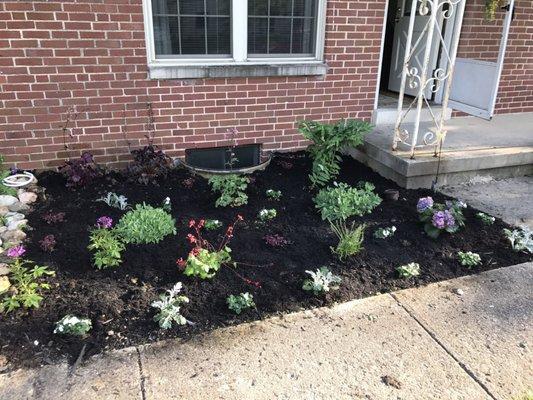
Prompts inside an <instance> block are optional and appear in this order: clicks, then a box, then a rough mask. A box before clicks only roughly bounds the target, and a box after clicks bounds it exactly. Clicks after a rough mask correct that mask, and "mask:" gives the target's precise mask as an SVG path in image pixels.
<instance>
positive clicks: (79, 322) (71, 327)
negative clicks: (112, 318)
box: [54, 315, 92, 336]
mask: <svg viewBox="0 0 533 400" xmlns="http://www.w3.org/2000/svg"><path fill="white" fill-rule="evenodd" d="M91 328H92V322H91V320H90V319H89V318H79V317H76V316H75V315H65V316H64V317H63V318H61V319H60V320H59V321H57V322H56V327H55V329H54V333H56V334H60V335H72V336H85V335H87V333H88V332H89V331H90V330H91Z"/></svg>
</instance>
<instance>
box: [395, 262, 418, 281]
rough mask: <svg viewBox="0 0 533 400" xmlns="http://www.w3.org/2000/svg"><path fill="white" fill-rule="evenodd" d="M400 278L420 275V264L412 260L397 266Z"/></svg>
mask: <svg viewBox="0 0 533 400" xmlns="http://www.w3.org/2000/svg"><path fill="white" fill-rule="evenodd" d="M396 271H398V275H399V276H400V278H412V277H414V276H419V275H420V264H418V263H415V262H412V263H409V264H405V265H400V266H399V267H398V268H396Z"/></svg>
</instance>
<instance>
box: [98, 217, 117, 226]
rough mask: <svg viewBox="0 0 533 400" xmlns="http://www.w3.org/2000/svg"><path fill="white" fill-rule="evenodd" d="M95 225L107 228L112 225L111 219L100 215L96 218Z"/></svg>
mask: <svg viewBox="0 0 533 400" xmlns="http://www.w3.org/2000/svg"><path fill="white" fill-rule="evenodd" d="M96 226H97V227H98V228H104V229H109V228H111V227H112V226H113V219H111V218H110V217H106V216H103V217H100V218H98V219H97V220H96Z"/></svg>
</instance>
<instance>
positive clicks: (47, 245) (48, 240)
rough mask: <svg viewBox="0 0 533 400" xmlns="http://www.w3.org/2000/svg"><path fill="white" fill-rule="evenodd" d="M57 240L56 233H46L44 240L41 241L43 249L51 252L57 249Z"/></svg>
mask: <svg viewBox="0 0 533 400" xmlns="http://www.w3.org/2000/svg"><path fill="white" fill-rule="evenodd" d="M56 244H57V241H56V238H55V236H54V235H46V236H45V237H44V238H43V239H42V240H40V241H39V245H40V246H41V249H42V250H43V251H46V252H49V253H51V252H52V251H54V250H55V247H56Z"/></svg>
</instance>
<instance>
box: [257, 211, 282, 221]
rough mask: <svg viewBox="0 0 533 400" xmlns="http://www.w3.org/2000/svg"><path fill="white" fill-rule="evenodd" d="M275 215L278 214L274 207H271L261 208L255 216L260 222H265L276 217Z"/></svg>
mask: <svg viewBox="0 0 533 400" xmlns="http://www.w3.org/2000/svg"><path fill="white" fill-rule="evenodd" d="M277 215H278V212H277V211H276V210H275V209H274V208H271V209H266V208H263V209H262V210H261V211H259V213H258V214H257V218H259V220H260V221H262V222H266V221H269V220H271V219H274V218H276V216H277Z"/></svg>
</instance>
